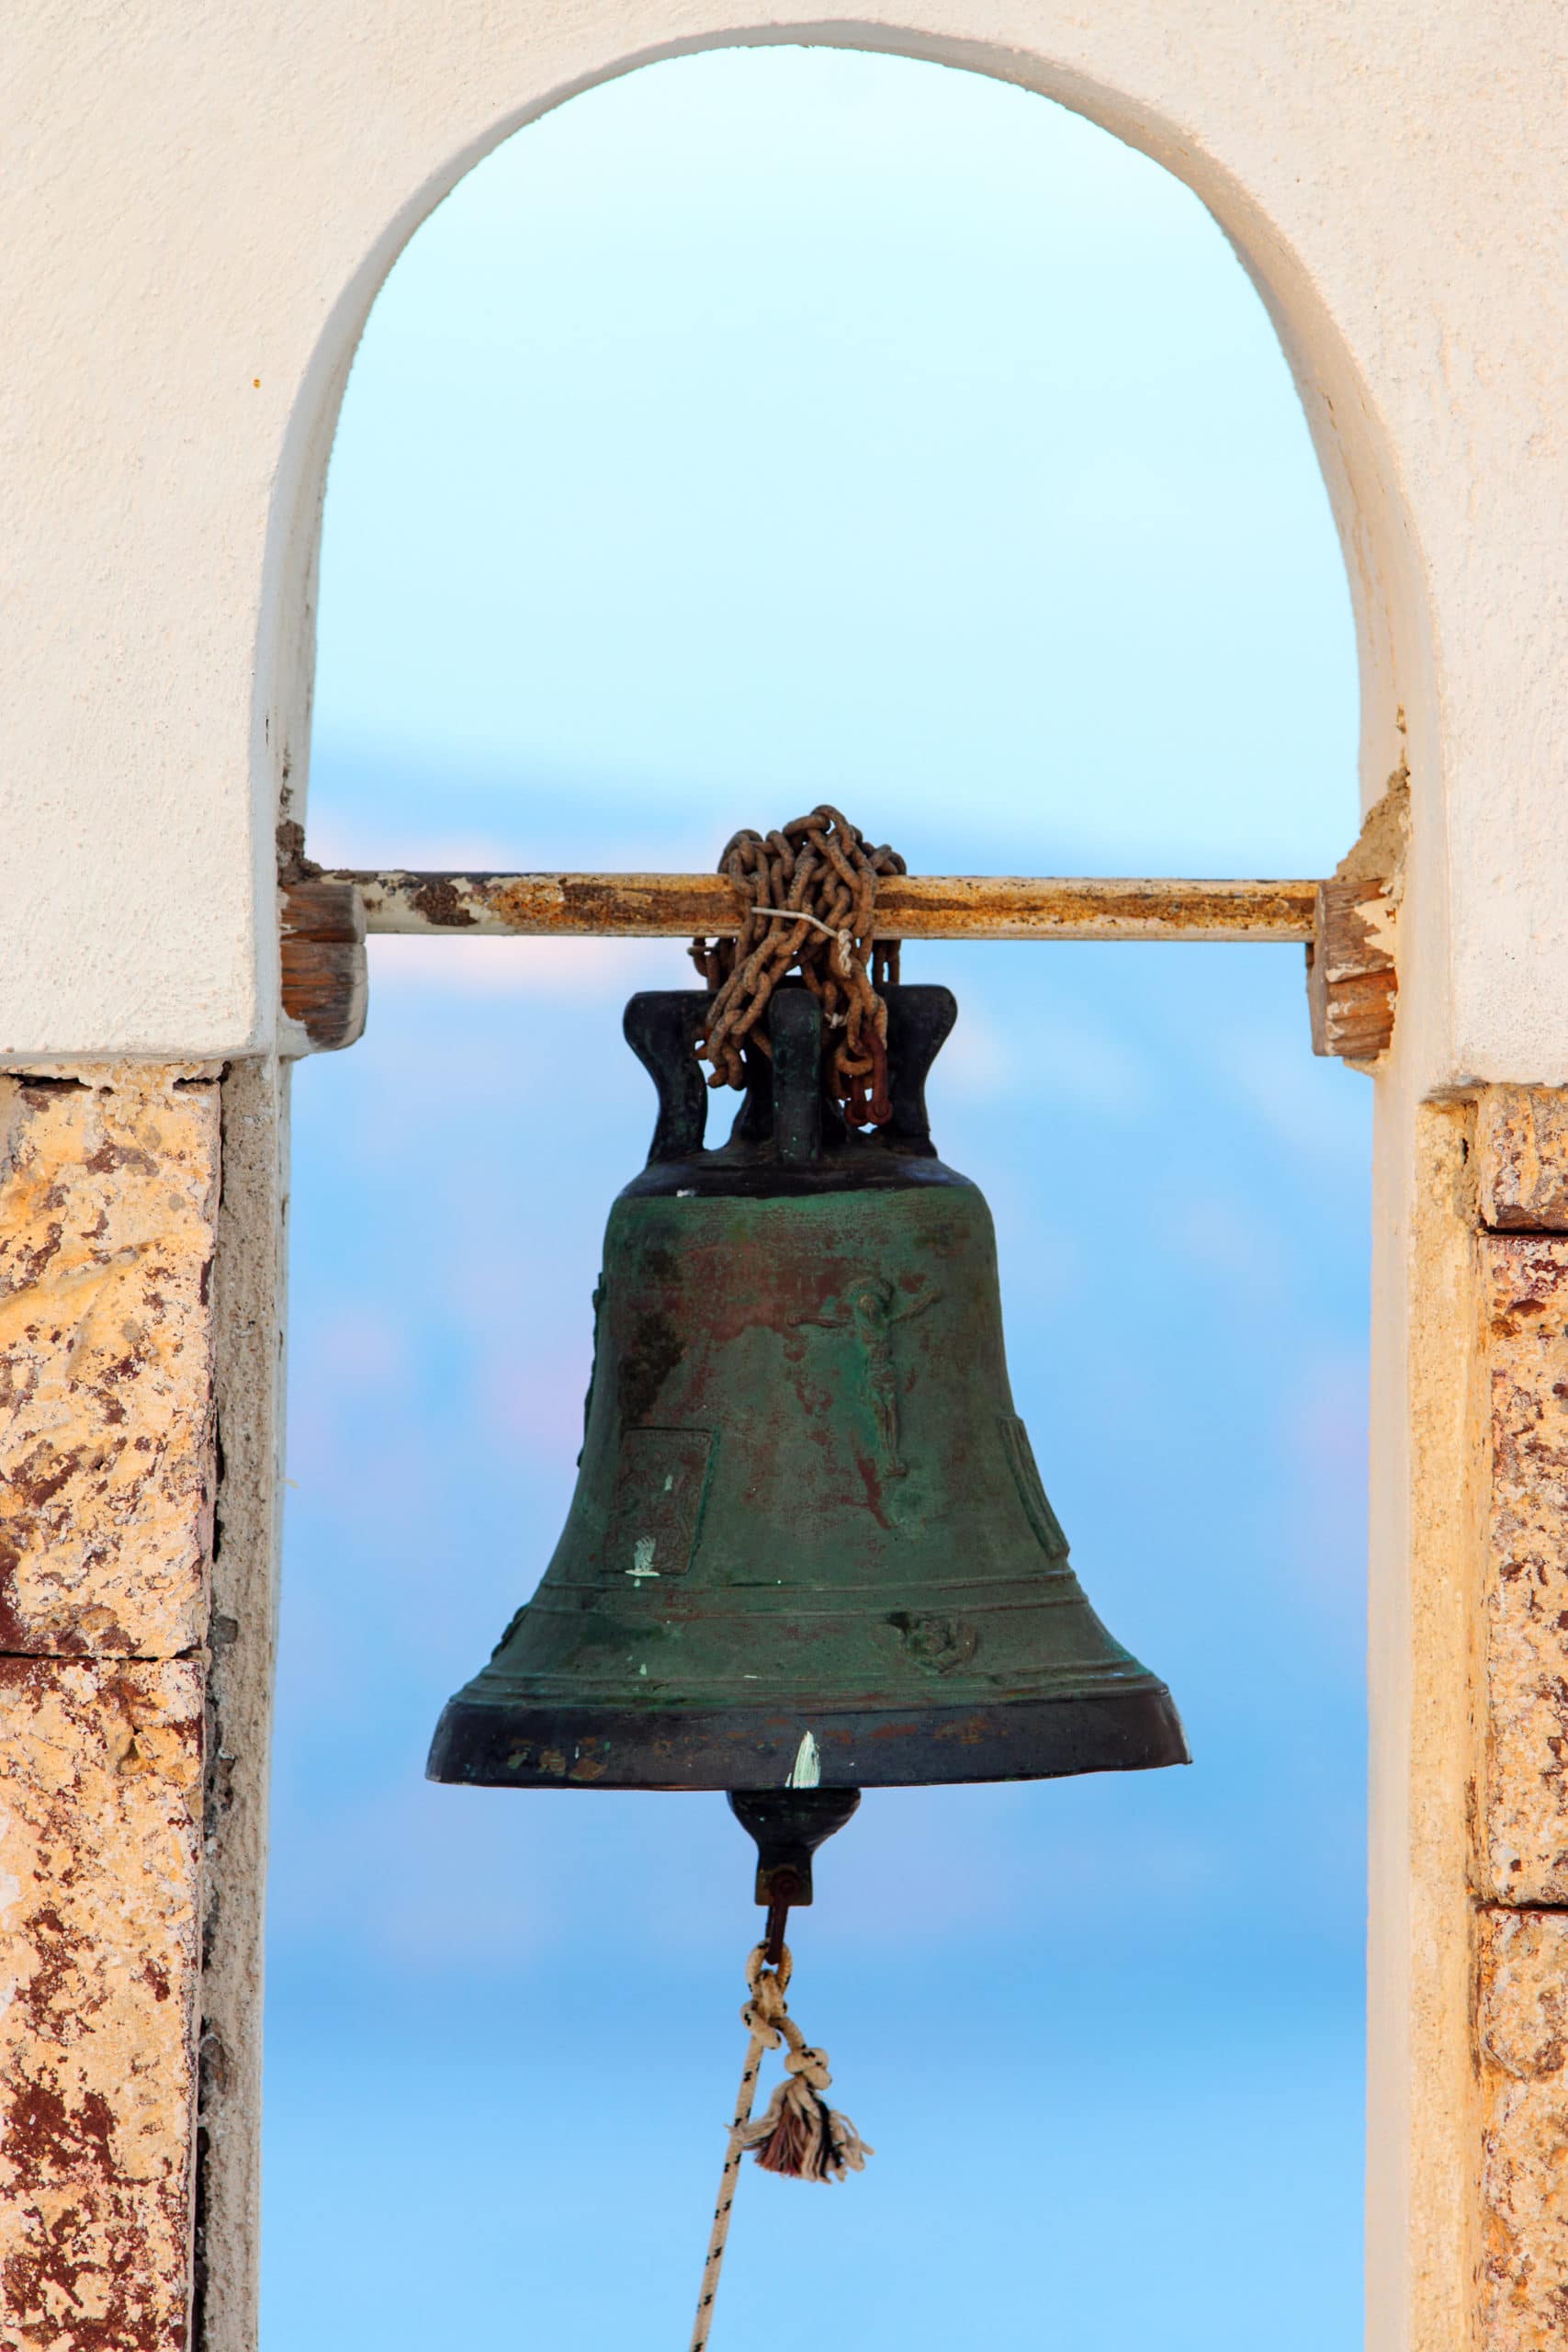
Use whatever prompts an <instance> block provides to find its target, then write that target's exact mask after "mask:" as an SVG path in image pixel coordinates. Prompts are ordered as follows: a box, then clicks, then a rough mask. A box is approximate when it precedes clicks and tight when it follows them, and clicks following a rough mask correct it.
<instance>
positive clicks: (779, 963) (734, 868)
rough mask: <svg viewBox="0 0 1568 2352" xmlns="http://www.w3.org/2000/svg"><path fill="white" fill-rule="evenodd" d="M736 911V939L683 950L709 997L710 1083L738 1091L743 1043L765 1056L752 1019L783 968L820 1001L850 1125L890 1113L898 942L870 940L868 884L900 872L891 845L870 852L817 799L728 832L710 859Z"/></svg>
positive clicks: (877, 1121) (832, 1081)
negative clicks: (760, 829) (801, 810)
mask: <svg viewBox="0 0 1568 2352" xmlns="http://www.w3.org/2000/svg"><path fill="white" fill-rule="evenodd" d="M718 870H719V872H720V873H721V874H722V875H724V876H726V877H727V879H728V882H729V885H730V887H731V888H732V889H733V890H734V892H735V895H736V897H737V898H738V899H739V900H740V902H741V905H742V906H743V907H744V909H745V918H744V921H743V922H742V924H741V928H740V933H739V937H738V938H735V939H714V940H708V939H694V941H693V942H692V946H691V956H692V961H693V963H694V964H695V966H696V967H697V969H698V971H699V972H700V973H701V974H702V976H703V978H704V979H705V981H706V983H707V985H708V987H709V988H710V989H712V990H713V991H714V1001H713V1005H712V1008H711V1010H710V1011H709V1013H708V1016H707V1027H706V1030H705V1034H704V1035H703V1037H702V1039H701V1040H700V1043H699V1047H698V1050H699V1052H700V1053H701V1055H702V1057H703V1059H704V1060H705V1061H706V1062H707V1063H708V1064H709V1065H710V1069H709V1076H708V1084H709V1085H710V1086H734V1087H744V1086H745V1084H746V1082H747V1076H748V1073H747V1069H746V1054H747V1050H748V1048H750V1049H752V1050H754V1051H756V1052H759V1053H762V1054H768V1053H771V1051H772V1048H771V1046H769V1043H768V1034H767V1028H766V1025H765V1024H764V1023H762V1021H761V1016H762V1014H763V1012H765V1011H766V1010H767V1004H768V1000H769V998H770V997H771V996H772V995H773V990H774V989H776V988H777V986H778V984H779V982H780V981H781V980H782V979H783V978H784V976H785V974H786V973H787V972H789V971H790V969H791V968H792V967H798V969H799V972H800V976H801V978H802V979H803V980H804V981H805V983H806V985H807V988H808V989H810V990H811V993H812V995H813V996H814V997H815V998H816V999H817V1001H818V1004H819V1005H820V1006H821V1008H822V1019H823V1023H824V1026H825V1028H826V1030H827V1033H828V1036H829V1040H830V1045H829V1050H828V1052H827V1054H826V1056H825V1057H824V1074H825V1076H826V1079H827V1082H828V1086H829V1091H830V1092H831V1093H832V1094H833V1096H834V1098H835V1099H836V1100H837V1101H838V1102H839V1103H841V1104H842V1106H843V1112H844V1116H845V1118H846V1119H847V1120H848V1121H849V1123H850V1125H852V1126H855V1127H866V1126H880V1125H882V1124H883V1123H884V1121H885V1120H886V1118H887V1117H888V1115H889V1111H890V1108H891V1106H890V1104H889V1103H888V1099H887V1007H886V1003H885V1001H883V998H882V996H881V994H880V993H879V991H880V989H884V988H886V987H887V986H889V985H890V984H891V983H893V982H896V981H897V978H898V942H897V940H896V939H874V938H873V935H872V934H873V930H874V923H875V919H876V886H877V882H878V880H879V879H880V877H881V876H884V875H887V874H903V873H906V872H908V868H907V867H906V865H905V864H904V861H903V859H902V858H901V857H900V856H899V854H898V853H897V850H894V849H888V848H886V846H884V847H882V848H880V849H870V848H868V847H867V846H866V842H865V840H864V837H863V835H862V833H861V832H860V831H859V829H858V827H856V826H854V825H852V824H851V823H850V822H849V820H848V819H847V818H846V817H844V816H842V815H840V811H839V810H838V809H833V808H830V807H829V805H828V803H827V802H826V801H824V802H823V803H822V804H821V805H820V806H819V807H818V808H816V809H813V810H812V811H811V814H810V815H809V817H796V818H795V819H794V820H792V822H791V823H789V824H787V825H782V826H780V827H779V829H778V831H776V832H772V833H768V834H766V835H763V834H761V833H757V832H752V831H750V829H748V830H747V831H742V832H739V833H737V834H735V835H734V837H733V838H732V839H731V841H730V842H728V846H727V847H726V849H725V852H724V854H723V856H722V857H721V858H720V859H719V861H718Z"/></svg>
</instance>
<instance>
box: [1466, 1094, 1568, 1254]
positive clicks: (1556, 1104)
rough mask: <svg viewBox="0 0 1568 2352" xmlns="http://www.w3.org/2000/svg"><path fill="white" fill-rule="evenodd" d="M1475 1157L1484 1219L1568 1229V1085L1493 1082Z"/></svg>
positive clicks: (1480, 1110) (1523, 1228)
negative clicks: (1500, 1083) (1507, 1084)
mask: <svg viewBox="0 0 1568 2352" xmlns="http://www.w3.org/2000/svg"><path fill="white" fill-rule="evenodd" d="M1475 1157H1476V1176H1477V1187H1478V1192H1479V1196H1480V1204H1481V1220H1482V1223H1483V1225H1489V1226H1492V1227H1495V1228H1498V1229H1501V1230H1504V1231H1508V1232H1521V1233H1568V1091H1563V1090H1562V1089H1561V1088H1557V1087H1550V1086H1489V1087H1487V1088H1486V1089H1485V1090H1484V1091H1483V1094H1482V1096H1481V1099H1480V1101H1479V1103H1477V1104H1476V1112H1475Z"/></svg>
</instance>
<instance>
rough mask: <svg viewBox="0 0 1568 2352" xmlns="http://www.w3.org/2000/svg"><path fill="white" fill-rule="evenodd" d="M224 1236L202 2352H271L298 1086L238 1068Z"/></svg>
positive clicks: (204, 2000)
mask: <svg viewBox="0 0 1568 2352" xmlns="http://www.w3.org/2000/svg"><path fill="white" fill-rule="evenodd" d="M222 1103H223V1188H222V1197H221V1201H220V1208H219V1220H218V1272H217V1290H216V1306H217V1326H218V1328H217V1402H218V1439H219V1488H218V1517H217V1541H216V1545H215V1553H214V1559H213V1572H212V1637H211V1649H212V1671H211V1681H210V1695H209V1763H208V1776H207V1789H206V1807H205V1856H206V1865H207V1868H206V1901H205V1908H204V1917H203V1931H202V1962H203V1964H202V1989H201V2026H200V2063H199V2075H198V2090H199V2107H198V2117H199V2120H198V2130H197V2195H196V2202H197V2277H196V2297H195V2307H194V2316H193V2324H192V2330H191V2352H254V2347H255V2345H256V2341H257V2327H258V2302H259V2288H260V2254H261V2244H260V2238H261V2111H262V1996H263V1986H264V1966H265V1940H264V1939H265V1904H266V1862H267V1813H268V1794H269V1788H268V1781H269V1764H270V1742H271V1727H272V1694H273V1679H274V1671H275V1666H276V1626H277V1591H278V1569H279V1561H280V1555H281V1543H282V1519H283V1509H282V1502H283V1477H282V1473H283V1441H284V1373H285V1354H284V1346H285V1325H284V1318H285V1311H286V1306H287V1276H288V1257H287V1216H288V1107H289V1070H288V1064H287V1063H286V1062H282V1061H279V1060H278V1059H277V1058H276V1057H272V1056H268V1057H253V1058H247V1059H243V1060H239V1061H236V1062H234V1063H233V1064H231V1067H230V1069H228V1071H227V1073H226V1075H225V1078H224V1080H223V1090H222Z"/></svg>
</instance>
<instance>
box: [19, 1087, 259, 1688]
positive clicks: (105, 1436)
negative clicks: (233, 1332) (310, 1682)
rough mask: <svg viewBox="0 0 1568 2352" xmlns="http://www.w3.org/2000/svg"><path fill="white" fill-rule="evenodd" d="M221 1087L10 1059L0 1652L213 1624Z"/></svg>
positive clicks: (99, 1646) (109, 1646)
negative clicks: (25, 1072) (213, 1293)
mask: <svg viewBox="0 0 1568 2352" xmlns="http://www.w3.org/2000/svg"><path fill="white" fill-rule="evenodd" d="M218 1174H219V1106H218V1087H217V1085H216V1083H215V1082H214V1081H213V1080H211V1079H210V1078H193V1077H190V1076H188V1075H187V1074H186V1073H184V1072H182V1071H181V1070H179V1069H132V1068H126V1069H104V1070H94V1071H90V1072H86V1073H78V1074H75V1075H73V1076H71V1077H68V1078H49V1079H41V1080H31V1079H29V1078H28V1077H12V1076H5V1077H0V1650H4V1651H9V1652H14V1653H24V1654H28V1655H51V1654H52V1655H96V1656H100V1657H111V1656H112V1657H173V1656H175V1655H176V1654H177V1653H178V1652H180V1651H182V1650H186V1649H189V1648H190V1647H192V1646H193V1645H196V1644H197V1643H199V1642H201V1641H202V1640H203V1639H204V1638H205V1632H206V1608H207V1577H208V1568H209V1559H210V1553H211V1527H212V1496H213V1487H214V1448H213V1433H212V1432H213V1418H212V1415H213V1408H212V1380H213V1315H212V1307H211V1303H210V1298H209V1292H210V1283H211V1269H212V1252H213V1235H214V1229H215V1220H216V1216H217V1208H218Z"/></svg>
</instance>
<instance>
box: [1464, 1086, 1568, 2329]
mask: <svg viewBox="0 0 1568 2352" xmlns="http://www.w3.org/2000/svg"><path fill="white" fill-rule="evenodd" d="M1475 1157H1476V1179H1477V1182H1476V1201H1477V1241H1476V1249H1477V1272H1478V1286H1477V1287H1478V1306H1479V1316H1478V1326H1479V1328H1478V1333H1477V1345H1478V1349H1479V1354H1480V1361H1481V1364H1482V1366H1483V1430H1482V1446H1483V1483H1482V1494H1483V1529H1482V1541H1481V1542H1480V1544H1478V1545H1477V1547H1476V1554H1475V1556H1476V1563H1477V1573H1476V1575H1475V1577H1473V1579H1472V1586H1471V1592H1470V1596H1469V1597H1470V1600H1471V1603H1472V1609H1473V1611H1474V1612H1475V1620H1476V1624H1475V1634H1476V1640H1475V1664H1476V1669H1477V1677H1478V1698H1479V1706H1478V1711H1477V1712H1478V1732H1479V1738H1478V1741H1477V1749H1478V1753H1477V1756H1476V1766H1477V1770H1476V1781H1475V1790H1474V1809H1475V1838H1474V1856H1473V1864H1472V1867H1473V1871H1474V1891H1475V1896H1476V1938H1475V1951H1474V1968H1475V1992H1474V1999H1475V2033H1476V2052H1477V2058H1478V2064H1479V2092H1480V2101H1481V2133H1482V2148H1481V2157H1480V2163H1479V2165H1478V2166H1477V2167H1476V2178H1477V2188H1478V2191H1479V2201H1480V2209H1481V2210H1480V2222H1481V2246H1480V2260H1479V2293H1478V2299H1477V2312H1476V2344H1477V2352H1548V2347H1555V2346H1562V2344H1563V2343H1564V2342H1565V2341H1568V1095H1564V1094H1563V1093H1561V1092H1557V1091H1550V1090H1546V1089H1540V1088H1525V1087H1494V1088H1489V1089H1488V1090H1487V1091H1485V1092H1484V1093H1483V1095H1482V1097H1481V1101H1480V1104H1479V1108H1478V1114H1477V1119H1476V1151H1475Z"/></svg>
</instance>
